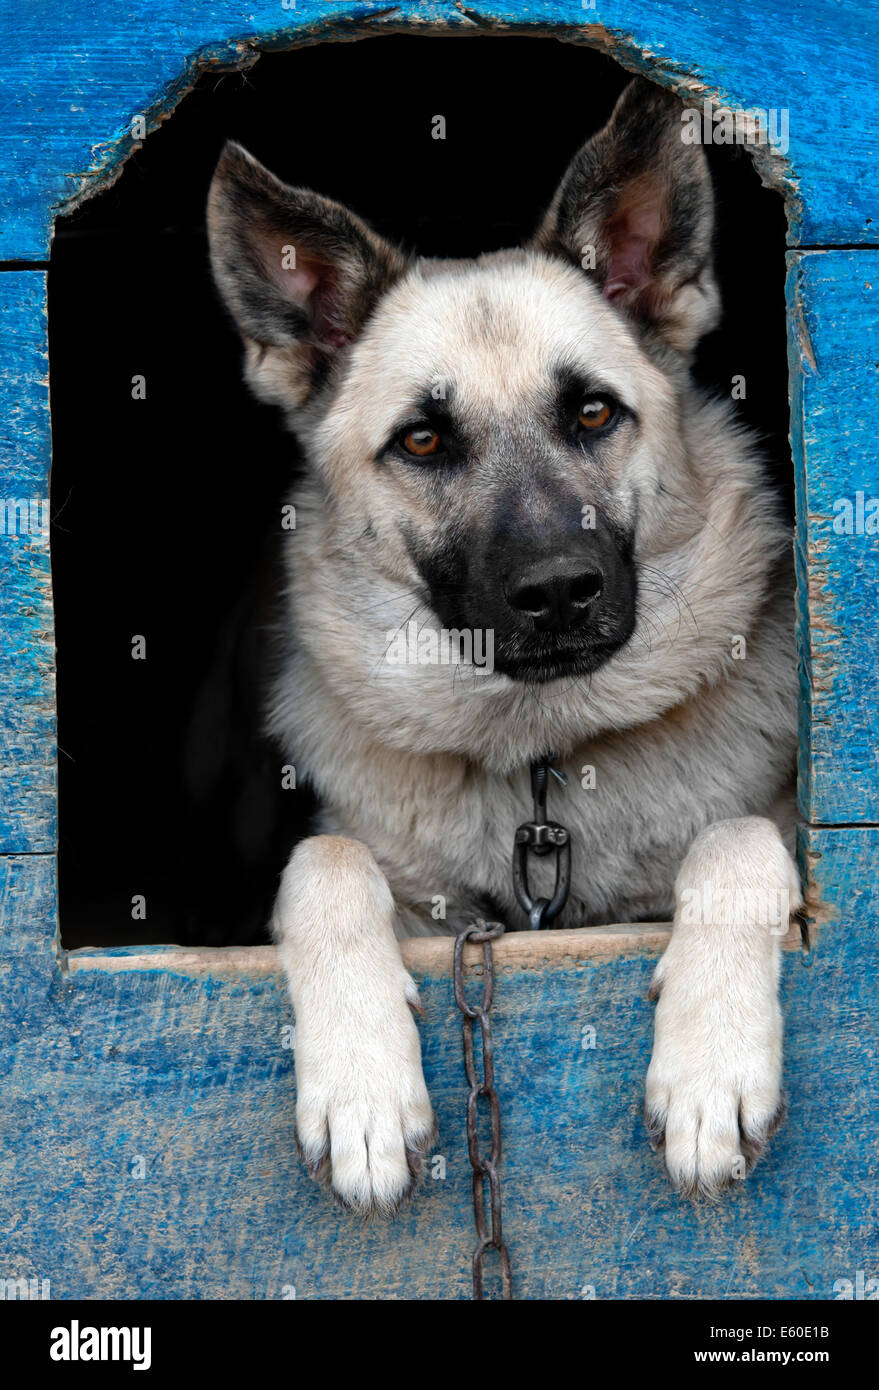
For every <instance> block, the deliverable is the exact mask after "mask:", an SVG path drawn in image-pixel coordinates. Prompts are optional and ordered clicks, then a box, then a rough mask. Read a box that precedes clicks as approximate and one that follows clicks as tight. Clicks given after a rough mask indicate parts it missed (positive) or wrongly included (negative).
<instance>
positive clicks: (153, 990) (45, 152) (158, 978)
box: [0, 0, 879, 1299]
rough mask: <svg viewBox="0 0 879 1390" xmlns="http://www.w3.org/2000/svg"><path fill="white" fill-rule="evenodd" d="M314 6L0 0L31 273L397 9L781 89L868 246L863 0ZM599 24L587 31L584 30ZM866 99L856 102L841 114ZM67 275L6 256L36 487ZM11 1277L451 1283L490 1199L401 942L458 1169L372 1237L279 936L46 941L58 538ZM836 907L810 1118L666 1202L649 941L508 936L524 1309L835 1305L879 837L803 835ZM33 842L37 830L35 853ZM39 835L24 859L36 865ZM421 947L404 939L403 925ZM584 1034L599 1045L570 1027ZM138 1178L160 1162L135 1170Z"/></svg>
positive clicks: (19, 979) (813, 809) (333, 1294)
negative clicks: (74, 206) (143, 173)
mask: <svg viewBox="0 0 879 1390" xmlns="http://www.w3.org/2000/svg"><path fill="white" fill-rule="evenodd" d="M386 8H387V7H386V6H384V5H370V4H361V5H355V4H347V3H341V4H332V5H330V4H324V3H317V2H316V0H299V3H298V6H297V9H296V10H295V11H289V10H284V9H283V8H282V7H281V5H280V4H279V3H277V2H276V0H272V3H268V2H267V0H257V3H255V4H254V5H252V6H244V5H243V4H242V3H241V0H205V3H203V4H198V5H196V4H194V3H191V0H184V3H182V4H180V3H174V4H171V3H170V0H162V3H158V2H157V3H156V4H155V5H153V6H151V7H150V11H149V14H148V15H145V14H144V13H142V12H141V11H136V10H131V11H130V12H129V11H126V10H124V9H120V8H119V7H118V6H111V4H110V3H109V0H85V2H84V3H78V4H76V5H75V6H74V5H72V4H71V3H70V0H60V3H58V4H56V5H53V6H50V7H45V6H36V7H35V6H16V7H15V8H14V10H13V9H12V7H11V6H10V5H8V4H7V6H6V12H7V14H8V16H9V22H8V23H7V24H6V26H5V30H4V33H5V37H6V43H5V44H4V48H3V53H2V55H0V87H2V91H3V99H4V106H3V111H4V139H3V141H2V142H0V206H2V209H3V217H2V232H0V238H2V245H0V258H3V259H7V260H16V259H22V260H30V261H39V260H41V259H42V258H44V257H45V256H46V254H47V248H48V242H49V237H50V232H51V226H52V221H53V217H54V215H55V212H56V210H57V209H58V208H59V207H62V206H69V204H70V201H71V199H76V198H77V197H82V196H84V195H85V194H86V193H89V192H92V191H94V190H96V189H97V188H98V187H100V186H102V185H105V184H106V183H107V182H109V181H111V180H112V179H113V178H114V177H115V176H116V175H117V174H118V172H119V170H120V168H121V166H122V163H123V161H124V159H125V158H126V156H127V154H128V153H129V152H130V150H131V147H132V142H131V139H130V136H129V133H128V132H129V122H130V120H131V118H132V116H134V115H135V114H138V113H143V114H144V115H147V116H148V117H149V123H150V125H151V126H154V125H155V124H156V123H157V122H158V121H159V120H160V119H162V118H164V117H165V116H166V115H167V114H168V113H169V112H170V111H171V110H173V107H174V105H175V104H176V102H177V101H178V100H179V98H180V96H181V95H182V93H183V92H184V91H185V90H186V89H187V88H188V87H189V86H190V85H191V83H192V81H193V80H194V78H195V76H196V75H197V73H198V72H199V71H200V70H201V69H204V68H206V67H209V66H221V65H223V64H229V65H240V64H244V63H248V62H251V61H253V59H254V57H255V55H256V53H257V51H258V50H259V49H260V48H262V47H279V48H281V47H289V46H291V45H292V44H294V43H297V42H313V41H319V40H321V39H325V38H331V37H354V36H356V35H357V34H360V33H365V32H373V31H377V30H379V29H382V28H383V29H388V30H391V29H406V28H409V29H411V28H413V27H414V26H420V27H421V28H422V29H424V30H425V31H429V30H432V29H440V28H444V27H448V26H454V27H455V28H456V29H458V30H459V31H460V32H462V33H465V32H484V31H485V29H492V28H497V29H498V31H499V32H502V31H503V32H513V31H514V30H516V29H518V28H521V29H527V30H529V31H531V32H533V31H534V29H535V27H542V28H543V29H545V30H546V32H548V33H549V32H555V33H561V34H562V36H563V37H565V38H567V39H570V40H571V41H575V42H592V43H594V44H596V46H599V47H603V48H605V49H606V50H607V51H609V52H612V53H613V54H615V55H616V56H617V57H618V58H619V59H620V61H622V62H623V63H624V64H625V65H626V66H628V67H631V68H632V69H644V70H647V71H648V72H650V73H651V74H652V75H653V76H654V77H655V78H656V79H657V80H659V81H663V82H665V83H668V84H671V85H673V86H676V87H677V88H678V89H680V90H687V91H688V92H690V93H692V94H697V93H699V92H700V91H702V90H705V91H708V92H710V93H717V94H719V95H720V96H721V97H722V98H723V99H724V100H728V101H731V102H733V103H735V104H741V105H744V106H745V107H755V106H757V107H766V106H776V107H786V108H788V109H789V111H790V142H791V143H790V151H789V158H788V160H787V161H785V162H784V164H783V165H780V164H779V163H778V161H775V162H774V163H773V164H772V166H771V167H770V166H769V164H768V163H766V162H764V176H765V177H767V178H769V179H771V180H772V181H775V182H776V183H780V184H781V185H782V186H783V188H784V190H785V192H786V194H787V197H788V213H789V219H790V236H791V242H792V244H793V245H797V244H803V243H807V244H808V243H819V244H830V243H843V244H844V243H852V244H866V243H869V242H870V241H873V240H875V239H876V233H875V226H874V224H873V223H872V222H871V218H872V216H873V212H872V206H871V203H872V192H871V190H872V186H873V180H872V171H873V167H874V164H875V138H876V137H875V134H874V128H875V122H874V120H873V111H874V103H873V99H872V98H873V94H874V91H875V86H876V73H877V70H879V65H877V62H876V49H877V42H876V26H875V22H874V20H873V12H872V10H871V8H870V7H869V6H867V5H866V4H865V3H863V0H849V2H848V3H847V4H846V5H845V6H844V7H841V6H838V5H835V4H832V3H831V0H811V3H810V4H809V5H808V6H805V7H802V8H798V9H794V10H790V9H788V8H786V7H783V6H781V5H780V4H777V3H773V4H770V5H769V7H768V8H767V7H766V6H757V5H752V6H750V7H743V6H742V5H740V4H739V5H736V4H733V3H732V0H718V3H717V4H715V5H713V6H712V7H711V8H710V9H705V8H704V7H700V6H697V5H696V4H686V3H685V4H683V5H678V4H675V5H672V4H671V3H670V0H633V2H632V3H630V4H627V5H623V4H622V0H596V6H595V8H594V9H589V10H584V9H583V8H582V6H581V4H580V3H578V0H541V2H540V3H538V0H534V3H531V4H528V5H525V4H522V5H516V4H513V3H512V0H507V3H506V5H504V4H498V3H483V0H473V3H472V4H470V5H469V6H467V7H464V6H459V5H453V4H451V3H440V0H436V3H434V0H430V3H426V4H420V3H409V4H403V5H401V6H399V7H395V8H394V9H393V10H391V11H390V12H388V13H384V11H385V10H386ZM584 20H585V21H587V23H586V24H585V26H584ZM843 103H844V109H843ZM877 274H879V256H877V253H876V252H875V251H874V250H869V249H862V250H858V251H846V250H838V251H833V252H828V253H816V254H799V255H796V256H795V257H794V258H793V260H792V262H791V270H790V276H789V280H788V303H789V314H790V325H791V365H792V379H793V381H794V388H793V389H794V397H793V401H794V419H793V431H792V432H793V441H794V449H795V454H796V458H797V462H798V479H797V486H798V494H799V495H798V505H799V511H800V517H801V521H800V531H799V541H798V562H799V566H800V578H801V584H802V595H803V597H802V602H801V609H800V637H801V643H802V651H803V653H804V661H803V670H802V675H803V694H804V704H803V710H804V723H803V763H802V767H801V776H802V787H803V807H804V810H805V811H806V814H807V815H808V816H809V817H810V818H811V819H812V820H815V821H818V820H824V821H827V822H830V823H835V822H839V821H845V822H857V821H867V820H876V819H879V817H877V809H879V806H877V792H876V783H877V779H876V776H875V773H876V755H875V730H876V728H877V723H879V721H877V717H876V716H877V710H876V697H875V692H874V690H873V688H872V685H871V677H872V670H873V667H874V664H875V663H874V661H873V655H872V646H873V642H874V635H873V634H874V628H875V620H874V618H873V614H874V613H875V611H876V600H877V570H876V564H875V554H876V550H875V543H874V542H873V541H872V539H871V537H870V536H869V535H868V534H865V533H864V534H858V533H857V532H856V533H855V534H854V535H851V536H845V535H839V534H838V533H837V532H834V531H833V527H832V518H833V515H834V513H833V504H834V502H835V501H836V499H837V498H839V497H841V496H849V497H852V498H854V497H855V496H856V494H857V492H858V491H861V492H863V494H864V495H865V497H869V496H871V495H879V480H877V479H876V471H875V458H874V452H875V451H874V448H873V442H874V435H875V430H876V426H875V423H874V420H875V414H876V411H875V405H874V404H873V400H874V387H873V382H874V381H875V369H876V366H875V364H876V363H877V362H879V353H877V346H879V345H877V341H876V331H877V330H876V311H875V307H874V306H875V290H874V286H875V285H876V284H877V278H876V277H877ZM44 312H45V277H44V275H43V274H42V272H41V271H39V270H36V269H32V270H27V271H9V272H7V273H5V274H3V275H0V333H2V340H0V341H2V369H3V370H2V374H0V391H2V400H0V405H2V413H0V419H2V424H0V474H2V479H0V497H2V498H3V499H4V500H5V499H8V498H14V499H18V498H27V499H29V500H32V499H33V500H39V499H41V498H43V497H45V496H46V492H47V487H46V481H47V477H48V466H49V456H50V451H49V417H48V400H47V385H46V378H47V361H46V343H45V317H44ZM0 638H2V651H3V657H4V660H3V662H2V665H0V774H2V782H0V850H5V851H6V853H5V854H4V855H0V1084H2V1094H3V1112H2V1113H3V1119H2V1133H0V1137H2V1141H3V1142H2V1143H0V1252H2V1261H0V1264H2V1268H0V1275H2V1277H3V1278H9V1277H16V1278H17V1277H23V1278H29V1277H37V1278H40V1279H42V1278H48V1279H50V1281H51V1287H52V1295H53V1296H54V1297H56V1298H65V1297H82V1296H85V1297H88V1296H94V1297H98V1296H101V1297H116V1298H149V1297H156V1298H235V1297H244V1298H281V1297H284V1296H285V1290H287V1291H289V1289H290V1288H295V1290H296V1294H297V1296H298V1297H299V1298H407V1299H409V1298H419V1299H437V1298H466V1297H468V1296H469V1291H470V1285H469V1276H468V1272H467V1271H468V1263H469V1254H470V1250H471V1246H472V1216H471V1211H470V1201H469V1186H470V1179H469V1164H468V1162H467V1155H466V1146H465V1142H464V1126H463V1101H464V1085H463V1076H462V1067H461V1052H460V1026H459V1021H458V1013H457V1010H456V1009H455V1006H454V1001H453V997H452V990H451V981H450V978H449V972H448V962H447V961H444V959H443V958H442V955H441V953H440V952H439V951H438V950H437V948H435V947H434V948H433V955H430V952H427V953H422V955H421V956H419V952H418V951H417V950H416V951H413V952H412V964H413V968H414V969H415V970H416V973H417V974H418V975H419V978H420V980H421V985H422V997H423V1002H424V1005H425V1010H426V1016H425V1020H424V1024H423V1027H422V1037H423V1041H424V1058H425V1069H426V1073H427V1078H428V1083H429V1085H430V1088H431V1091H432V1094H433V1098H434V1102H435V1105H436V1108H437V1112H438V1115H439V1121H440V1135H441V1139H440V1149H439V1152H440V1154H441V1155H442V1156H443V1158H444V1159H445V1163H446V1174H445V1176H444V1177H436V1178H434V1177H433V1176H432V1175H431V1174H430V1173H429V1174H428V1177H427V1179H426V1181H425V1183H424V1185H423V1189H422V1191H421V1192H420V1193H419V1194H418V1196H417V1198H416V1201H415V1202H414V1203H413V1204H412V1205H411V1206H410V1207H408V1208H407V1209H406V1210H405V1211H404V1212H403V1213H401V1215H400V1217H399V1219H398V1220H397V1221H396V1222H395V1223H393V1224H391V1225H387V1224H379V1223H377V1224H375V1225H372V1226H362V1225H360V1224H359V1223H358V1222H356V1221H355V1220H352V1218H350V1217H349V1216H347V1215H346V1214H345V1213H342V1212H339V1211H337V1210H336V1209H335V1208H334V1207H333V1206H332V1204H331V1203H330V1202H329V1201H328V1199H327V1198H326V1196H325V1195H324V1194H322V1193H320V1192H319V1191H318V1190H317V1189H316V1188H314V1186H313V1185H312V1184H311V1183H310V1181H309V1180H308V1179H307V1178H306V1177H305V1175H304V1173H303V1171H302V1169H301V1167H300V1165H299V1163H298V1161H297V1159H296V1158H295V1155H294V1151H293V1134H292V1120H293V1107H294V1079H293V1055H292V1053H291V1051H290V1049H289V1047H286V1046H285V1045H284V1042H285V1037H286V1034H285V1031H284V1030H285V1029H286V1028H288V1027H289V1025H290V1024H291V1023H292V1018H291V1013H290V1008H289V1004H288V1001H287V998H286V993H285V990H284V987H283V982H282V980H281V978H280V976H279V974H278V971H277V968H276V965H275V963H274V961H273V959H272V957H271V955H270V954H268V953H265V952H254V953H249V952H244V951H242V952H236V953H234V958H233V955H232V954H231V953H230V955H229V956H225V957H223V958H222V959H220V958H219V957H217V958H213V957H211V956H210V953H204V952H199V953H194V954H193V953H189V954H187V953H182V954H181V953H177V952H173V951H172V952H170V953H169V952H168V951H167V950H164V951H162V950H161V949H160V950H157V951H155V952H153V953H147V955H146V957H144V953H142V952H138V953H137V954H136V955H131V954H126V953H120V952H102V953H95V952H91V953H79V955H78V956H77V957H76V958H75V959H70V958H68V957H67V956H66V955H65V954H64V953H62V952H60V951H59V950H58V947H57V942H56V901H55V877H54V875H55V864H54V859H53V857H52V855H51V854H49V853H42V852H40V851H46V850H51V849H52V848H53V847H54V844H55V804H54V714H53V710H54V701H53V693H54V692H53V686H52V632H51V608H50V598H49V557H48V551H47V548H46V546H45V545H44V544H43V543H42V539H41V538H34V537H33V536H20V535H13V536H8V535H3V536H0ZM801 849H802V861H803V863H804V864H805V865H806V866H807V868H808V871H809V875H810V885H809V898H810V903H811V904H812V906H813V908H814V910H815V913H816V917H817V918H818V920H819V922H820V930H819V931H818V933H817V944H816V947H815V950H814V951H813V953H812V955H811V956H810V957H804V956H803V955H802V954H801V953H799V952H796V951H790V952H788V953H787V955H786V959H785V966H784V998H785V1008H786V1013H787V1064H786V1081H787V1088H788V1092H789V1096H790V1115H789V1119H788V1122H787V1124H786V1126H785V1128H784V1130H783V1131H782V1132H781V1134H780V1135H779V1136H778V1138H777V1140H776V1141H775V1142H774V1144H773V1146H772V1149H771V1152H770V1155H769V1157H768V1160H767V1161H766V1162H765V1163H764V1164H763V1166H762V1167H761V1168H759V1169H758V1171H757V1173H755V1175H754V1176H753V1177H752V1178H751V1179H750V1180H749V1181H748V1182H747V1183H746V1184H744V1185H742V1186H741V1187H739V1188H737V1189H736V1190H735V1191H734V1192H733V1193H732V1195H731V1197H730V1199H729V1200H728V1201H727V1202H725V1203H723V1204H720V1205H717V1206H715V1205H710V1206H709V1205H703V1204H695V1205H693V1204H690V1203H687V1202H683V1201H681V1200H679V1199H678V1198H676V1197H675V1196H674V1195H673V1194H672V1193H670V1191H669V1190H668V1188H667V1186H666V1183H665V1179H664V1177H663V1175H662V1171H661V1164H660V1161H659V1160H658V1159H657V1158H656V1157H654V1156H653V1155H651V1154H650V1153H649V1150H648V1149H647V1146H646V1143H645V1139H644V1134H643V1131H642V1126H641V1121H640V1105H641V1095H642V1088H643V1077H644V1072H645V1069H646V1065H647V1061H648V1057H649V1050H650V1038H651V1028H652V1008H651V1006H650V1005H649V1004H648V1003H647V1001H646V988H647V983H648V980H649V977H650V974H651V972H652V968H653V963H654V960H655V959H656V956H657V954H658V952H659V950H660V949H661V947H662V940H663V937H662V933H659V932H655V931H650V930H647V931H644V932H642V933H641V934H640V935H638V934H631V933H630V934H627V939H626V941H623V940H622V939H621V938H616V939H614V940H612V939H610V934H606V938H607V939H605V940H604V941H599V940H598V939H597V938H595V939H594V940H593V941H592V942H591V943H590V944H589V946H588V948H587V947H586V946H583V947H579V946H577V947H574V946H572V947H571V949H570V950H565V951H562V952H561V953H559V954H558V955H556V956H553V955H552V953H548V954H547V957H546V958H545V959H537V958H532V957H529V955H528V952H527V951H526V950H525V948H524V946H523V947H520V946H519V945H518V943H515V944H514V943H511V944H510V946H509V947H506V946H505V947H504V948H503V952H502V954H503V956H504V962H503V969H502V970H501V971H500V976H499V983H498V991H497V1004H496V1014H497V1021H496V1025H495V1031H496V1037H497V1067H498V1085H499V1088H500V1093H501V1099H502V1105H503V1113H504V1126H505V1135H506V1157H505V1164H504V1183H505V1221H506V1230H507V1235H508V1239H509V1243H510V1247H511V1252H512V1257H513V1263H514V1269H515V1271H516V1284H517V1294H518V1296H519V1297H522V1298H547V1297H549V1298H578V1297H581V1296H582V1295H583V1290H584V1288H586V1289H588V1288H594V1290H595V1293H596V1295H597V1296H598V1297H600V1298H603V1297H612V1298H619V1297H649V1298H670V1297H671V1298H673V1297H710V1296H719V1297H730V1298H733V1297H740V1296H744V1297H755V1298H757V1297H764V1298H776V1297H785V1296H787V1297H794V1298H827V1297H832V1296H833V1293H832V1291H833V1284H834V1282H835V1281H836V1280H837V1279H841V1278H847V1279H851V1280H854V1278H855V1277H856V1275H857V1271H858V1270H865V1271H866V1273H867V1275H868V1277H873V1276H874V1275H875V1274H876V1273H877V1271H879V1249H877V1229H879V1198H877V1191H879V1185H877V1172H876V1167H877V1157H876V1145H875V1140H874V1128H875V1123H874V1117H875V1113H876V1107H877V1090H879V1083H877V1070H876V1066H875V1062H876V1019H877V1009H876V986H875V984H874V979H875V971H874V969H873V962H874V960H875V953H876V949H877V945H879V942H877V939H876V938H877V932H879V888H877V883H876V864H877V856H879V830H877V829H876V828H872V827H869V826H866V825H861V826H850V827H849V828H846V829H810V830H806V831H805V832H804V834H803V837H802V847H801ZM24 851H27V852H26V853H25V852H24ZM19 852H22V853H19ZM407 949H408V948H407ZM589 1027H594V1028H595V1030H596V1035H595V1047H594V1048H588V1047H587V1048H584V1047H583V1041H584V1037H586V1038H588V1036H589V1035H588V1034H584V1029H585V1028H589ZM141 1163H142V1171H143V1176H138V1174H139V1173H140V1171H141Z"/></svg>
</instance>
